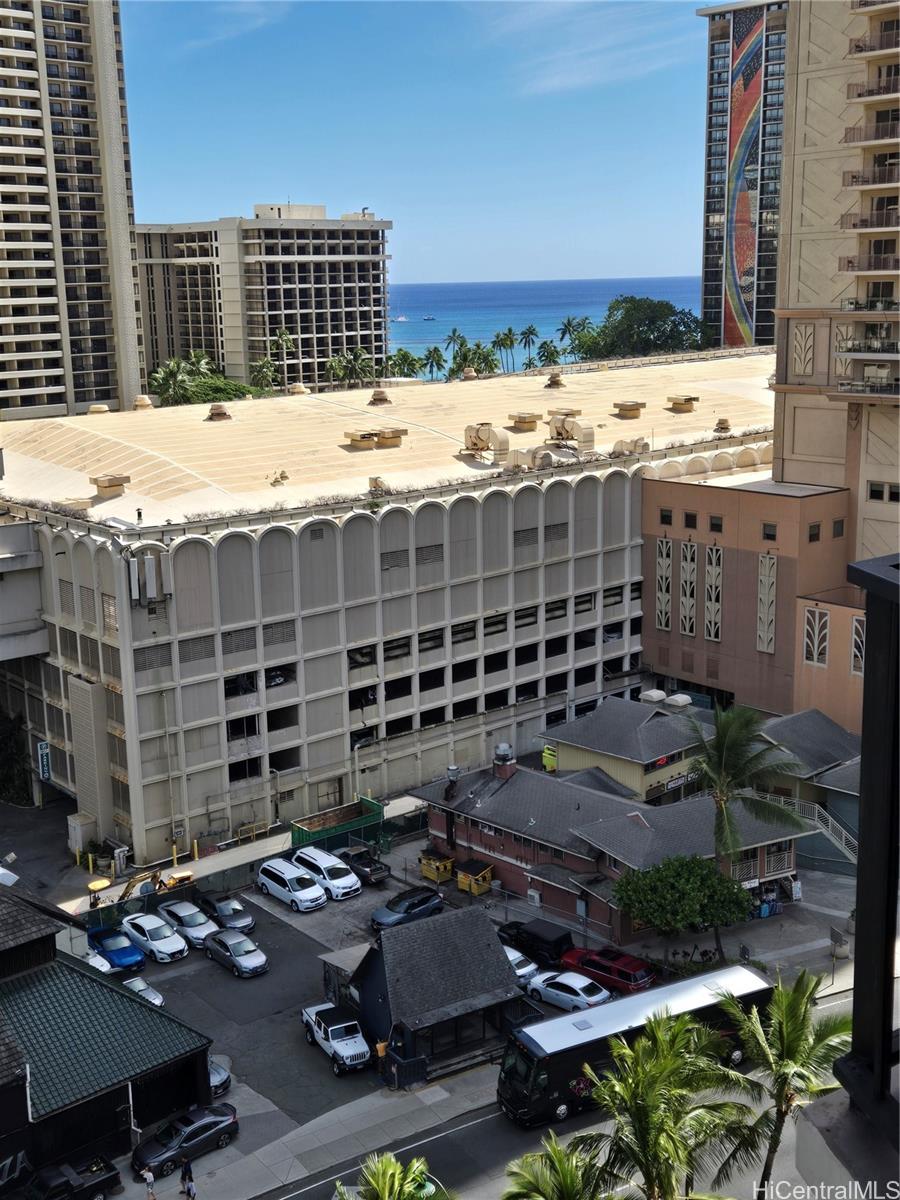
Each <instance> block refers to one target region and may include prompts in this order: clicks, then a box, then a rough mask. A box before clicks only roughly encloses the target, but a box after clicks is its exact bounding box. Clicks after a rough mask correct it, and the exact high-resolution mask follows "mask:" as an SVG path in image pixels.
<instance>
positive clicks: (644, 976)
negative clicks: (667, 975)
mask: <svg viewBox="0 0 900 1200" xmlns="http://www.w3.org/2000/svg"><path fill="white" fill-rule="evenodd" d="M631 978H632V980H633V981H634V982H635V983H644V982H645V981H646V980H648V979H649V978H650V972H649V971H648V970H646V968H644V967H641V969H640V970H639V971H635V972H634V974H633V975H632V976H631Z"/></svg>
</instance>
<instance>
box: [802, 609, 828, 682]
mask: <svg viewBox="0 0 900 1200" xmlns="http://www.w3.org/2000/svg"><path fill="white" fill-rule="evenodd" d="M803 661H804V662H806V663H811V664H812V665H813V666H815V667H824V666H827V665H828V612H827V610H826V609H824V608H808V609H807V610H806V619H805V624H804V631H803Z"/></svg>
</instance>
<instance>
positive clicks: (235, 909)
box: [218, 900, 244, 917]
mask: <svg viewBox="0 0 900 1200" xmlns="http://www.w3.org/2000/svg"><path fill="white" fill-rule="evenodd" d="M218 909H219V915H220V916H222V917H234V916H237V914H238V913H242V912H243V911H244V906H243V904H241V902H240V900H220V901H219V904H218Z"/></svg>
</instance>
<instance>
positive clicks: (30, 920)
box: [0, 889, 63, 952]
mask: <svg viewBox="0 0 900 1200" xmlns="http://www.w3.org/2000/svg"><path fill="white" fill-rule="evenodd" d="M62 927H63V926H62V922H61V921H55V920H53V919H52V918H51V917H49V916H47V915H46V913H44V912H40V911H38V910H37V909H36V908H33V907H32V906H31V905H30V904H29V903H27V902H26V900H25V898H24V897H23V898H22V899H18V898H16V897H15V896H14V895H12V893H11V892H9V891H8V890H7V889H3V894H2V895H0V952H2V951H4V950H12V949H14V948H15V947H16V946H24V945H25V944H26V943H27V942H35V941H38V940H39V939H40V938H45V937H49V936H53V937H55V936H56V934H57V933H58V932H59V930H60V929H62Z"/></svg>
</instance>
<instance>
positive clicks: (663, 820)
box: [576, 796, 816, 870]
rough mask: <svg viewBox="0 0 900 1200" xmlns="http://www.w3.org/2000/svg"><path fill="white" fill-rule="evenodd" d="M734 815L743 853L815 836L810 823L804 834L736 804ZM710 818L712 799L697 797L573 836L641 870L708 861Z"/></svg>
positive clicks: (638, 810) (644, 807) (642, 808)
mask: <svg viewBox="0 0 900 1200" xmlns="http://www.w3.org/2000/svg"><path fill="white" fill-rule="evenodd" d="M621 811H623V810H620V812H621ZM734 816H735V823H736V825H737V828H738V832H739V833H740V836H741V845H742V846H743V847H744V848H749V847H751V846H763V845H765V844H766V843H767V842H777V841H781V840H782V839H785V838H797V837H806V836H807V834H811V833H815V832H816V829H815V826H814V825H813V824H812V822H810V821H804V822H803V829H802V830H799V829H794V828H792V827H788V826H786V825H782V824H776V823H774V822H770V821H759V820H757V819H756V817H752V816H750V815H749V814H748V813H746V812H744V810H743V808H742V807H741V806H740V805H739V804H737V805H735V807H734ZM713 818H714V814H713V803H712V800H711V799H710V797H709V796H696V797H692V798H690V799H688V800H680V801H678V803H677V804H668V805H663V806H661V807H659V808H655V807H654V806H653V805H650V804H641V805H637V806H635V807H634V808H632V809H631V810H630V811H628V812H624V815H621V816H618V817H616V818H614V819H613V820H607V821H597V822H595V823H594V824H593V825H587V826H582V827H581V828H579V829H578V830H577V831H576V832H577V833H578V835H579V836H580V837H582V838H583V839H584V840H585V841H586V842H588V843H589V844H590V845H592V846H594V847H595V848H596V849H598V850H605V851H606V853H607V854H611V855H613V857H614V858H617V859H619V861H620V862H623V863H626V864H627V865H628V866H629V867H634V868H635V869H636V870H644V869H645V868H647V867H655V866H656V865H657V864H658V863H661V862H662V861H663V860H664V859H666V858H675V857H676V856H678V855H682V854H683V855H688V856H690V855H699V856H700V857H701V858H710V857H712V856H713V855H714V854H715V852H716V846H715V839H714V836H713V826H714V819H713Z"/></svg>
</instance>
